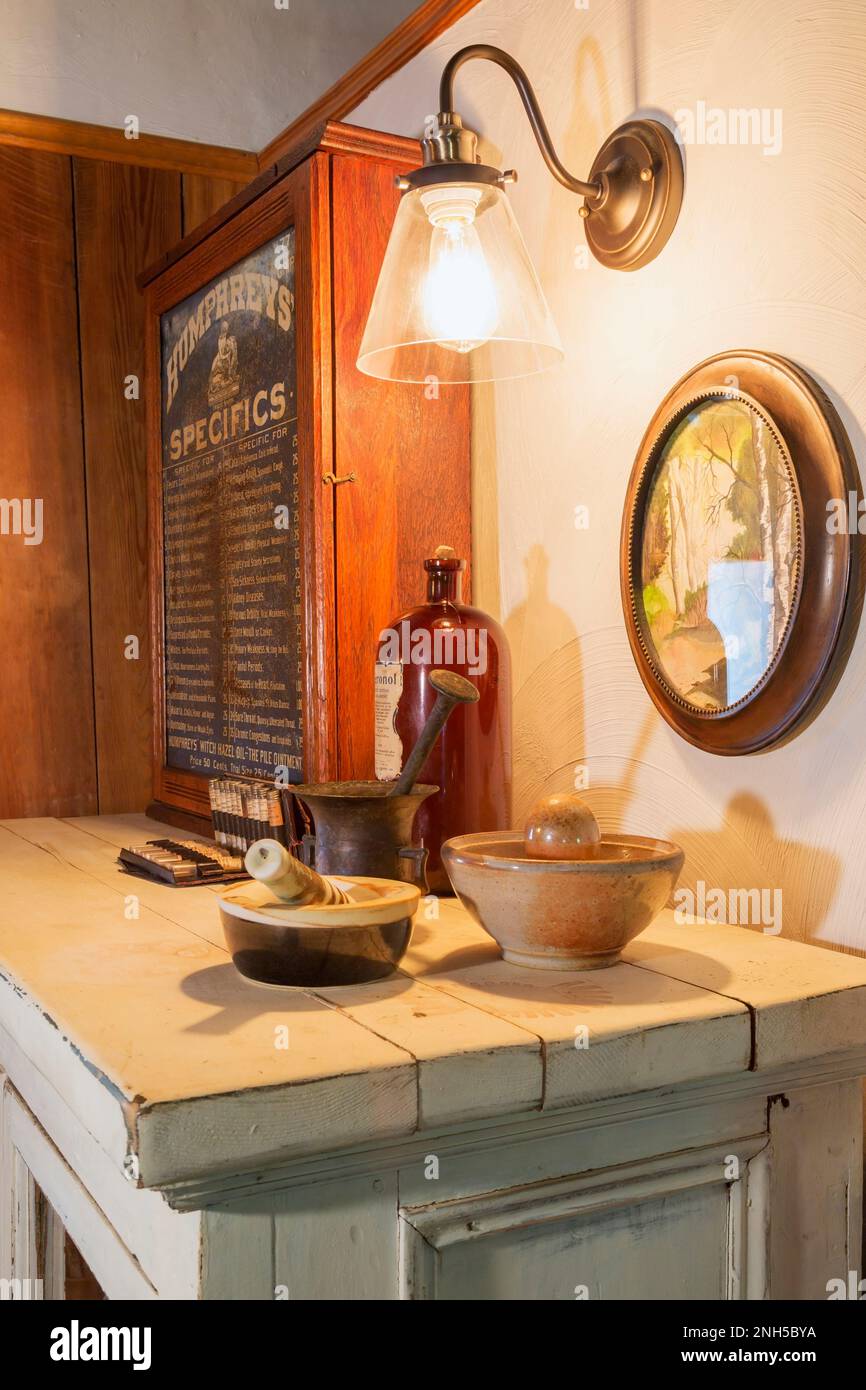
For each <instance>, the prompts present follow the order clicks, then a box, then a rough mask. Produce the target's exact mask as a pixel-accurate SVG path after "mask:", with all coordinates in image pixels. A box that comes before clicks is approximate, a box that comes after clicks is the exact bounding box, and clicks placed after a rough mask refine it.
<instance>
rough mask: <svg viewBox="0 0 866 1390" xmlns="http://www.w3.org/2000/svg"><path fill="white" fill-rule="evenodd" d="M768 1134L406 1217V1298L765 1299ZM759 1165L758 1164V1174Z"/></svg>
mask: <svg viewBox="0 0 866 1390" xmlns="http://www.w3.org/2000/svg"><path fill="white" fill-rule="evenodd" d="M765 1145H766V1139H765V1138H763V1137H761V1138H758V1139H756V1140H753V1141H748V1142H746V1143H743V1141H739V1142H738V1143H737V1144H736V1145H732V1146H730V1147H729V1148H726V1149H721V1148H720V1149H715V1150H712V1151H707V1150H702V1151H699V1152H698V1153H696V1154H694V1155H690V1156H688V1157H684V1156H682V1155H678V1156H676V1157H675V1158H674V1157H668V1158H666V1159H654V1160H651V1161H649V1162H646V1163H640V1164H632V1165H628V1167H627V1168H625V1169H622V1170H619V1171H608V1172H606V1173H603V1174H600V1175H599V1174H591V1175H589V1176H583V1177H579V1178H566V1179H563V1180H558V1181H556V1182H549V1183H538V1184H532V1185H530V1186H527V1187H522V1188H516V1189H512V1190H510V1191H506V1192H494V1193H487V1194H484V1195H483V1196H478V1197H473V1198H470V1199H469V1200H465V1201H459V1202H444V1203H439V1204H436V1205H433V1206H429V1207H417V1208H413V1209H404V1210H403V1211H402V1212H401V1241H402V1253H403V1259H402V1261H401V1268H402V1288H401V1294H402V1296H403V1297H404V1298H416V1299H517V1300H528V1299H529V1300H531V1299H576V1300H579V1301H583V1300H588V1301H590V1302H591V1301H593V1300H598V1299H712V1300H719V1299H729V1298H743V1297H745V1298H748V1297H760V1296H761V1293H762V1290H763V1288H764V1270H765V1258H766V1251H765V1242H766V1234H765V1231H766V1226H765V1222H764V1219H763V1218H764V1210H763V1202H762V1201H761V1193H762V1191H763V1184H761V1183H756V1184H755V1188H754V1191H753V1194H752V1195H753V1201H752V1202H751V1204H750V1203H749V1202H748V1198H747V1187H748V1183H749V1176H750V1169H751V1170H753V1176H754V1175H755V1173H756V1172H757V1169H758V1168H760V1165H761V1164H762V1162H763V1159H762V1158H761V1157H760V1156H758V1155H759V1153H760V1150H761V1149H762V1148H763V1147H764V1146H765ZM756 1165H757V1167H756Z"/></svg>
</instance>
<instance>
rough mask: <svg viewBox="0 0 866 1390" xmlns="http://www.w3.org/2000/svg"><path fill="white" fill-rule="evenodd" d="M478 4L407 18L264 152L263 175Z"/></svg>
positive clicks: (426, 9) (448, 3)
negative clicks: (269, 167)
mask: <svg viewBox="0 0 866 1390" xmlns="http://www.w3.org/2000/svg"><path fill="white" fill-rule="evenodd" d="M477 4H478V0H424V4H423V5H419V6H418V8H417V10H413V11H412V13H411V14H410V15H407V17H406V18H405V19H404V20H403V22H402V24H398V25H397V27H396V29H392V30H391V32H390V34H387V35H386V37H385V38H384V39H383V40H382V42H381V43H379V44H377V45H376V47H375V48H372V49H371V50H370V52H369V53H368V54H367V55H366V56H365V57H364V58H362V59H361V61H360V62H359V63H356V64H355V66H354V67H353V68H350V69H349V71H348V72H347V73H344V74H343V76H342V77H341V78H340V79H339V81H338V82H335V83H334V85H333V87H329V88H328V90H327V92H325V93H324V94H323V95H322V96H321V97H319V99H318V101H315V102H313V104H312V106H308V107H307V109H306V111H303V112H302V113H301V115H300V116H298V117H297V118H296V119H295V120H294V121H292V123H291V125H288V126H286V128H285V130H283V131H281V132H280V134H279V135H277V136H276V137H275V138H274V139H273V140H272V141H271V142H270V144H269V145H266V146H265V148H264V149H263V150H262V152H261V154H260V155H259V169H267V168H268V166H269V165H271V164H277V163H279V162H280V161H281V160H282V159H284V157H285V156H286V154H288V153H289V152H290V151H292V150H293V149H295V148H296V147H297V146H298V145H299V144H300V143H302V142H303V141H304V140H306V139H308V138H309V137H310V135H311V133H312V132H313V131H315V130H317V129H320V128H321V127H322V125H323V123H324V122H325V121H341V120H342V119H343V117H344V116H348V115H349V113H350V112H351V111H354V109H355V107H356V106H358V105H359V104H360V103H361V102H362V101H363V100H364V98H365V97H368V96H369V95H370V93H371V92H372V91H373V90H374V89H375V88H376V87H378V86H379V85H380V84H381V83H382V82H384V81H385V80H386V78H388V77H391V76H393V74H394V73H395V72H397V71H398V70H399V69H400V68H402V67H403V66H404V64H406V63H408V62H409V61H410V59H412V58H414V57H415V56H416V54H418V53H420V52H421V50H422V49H423V48H426V47H427V45H428V44H429V43H432V42H433V40H434V39H436V38H438V37H439V35H440V34H442V33H444V31H445V30H446V29H449V28H450V27H451V25H452V24H454V23H456V21H457V20H458V19H460V18H462V16H463V15H465V14H468V13H469V11H470V10H472V9H474V8H475V6H476V5H477Z"/></svg>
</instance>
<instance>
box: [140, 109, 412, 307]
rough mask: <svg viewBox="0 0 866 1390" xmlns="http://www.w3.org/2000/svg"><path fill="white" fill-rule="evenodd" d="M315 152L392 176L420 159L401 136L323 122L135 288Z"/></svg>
mask: <svg viewBox="0 0 866 1390" xmlns="http://www.w3.org/2000/svg"><path fill="white" fill-rule="evenodd" d="M316 150H322V151H323V152H325V153H327V154H355V155H365V156H366V157H367V158H368V159H378V160H381V161H389V162H392V163H393V164H394V167H395V172H396V171H398V170H399V171H403V170H406V169H411V168H412V167H413V166H414V165H416V164H417V163H418V161H419V159H420V158H421V146H420V144H419V143H418V141H417V140H412V139H409V138H408V137H406V136H404V135H386V134H384V133H383V132H382V131H379V130H366V129H365V128H364V127H363V126H354V125H344V124H343V123H342V122H341V121H324V122H322V123H321V124H319V125H317V126H315V127H311V128H310V129H309V130H308V131H305V132H302V134H301V138H300V139H299V140H298V141H297V142H296V144H294V145H293V146H292V147H291V148H289V149H287V150H286V152H285V154H284V155H283V157H282V158H281V159H280V160H279V161H278V162H277V163H276V164H269V165H268V167H267V169H265V170H264V172H263V173H261V174H259V176H258V178H256V179H253V180H252V181H251V182H250V183H248V184H245V185H244V187H243V188H241V189H240V190H239V192H237V193H236V194H235V195H234V197H233V198H229V199H228V201H227V202H225V203H223V204H222V205H221V206H220V207H219V208H217V210H216V211H215V212H213V213H212V214H211V216H210V217H208V218H206V219H205V221H204V222H200V223H199V224H198V226H196V227H193V229H192V231H190V232H188V233H187V235H186V236H185V237H183V238H182V239H181V240H180V241H178V242H175V244H174V246H172V247H170V248H169V250H168V251H165V252H163V254H162V255H161V256H160V257H159V259H158V260H156V261H154V262H152V264H150V265H148V266H146V267H145V268H144V270H142V271H140V272H139V275H138V277H137V282H138V285H139V288H140V289H144V287H145V286H146V285H149V284H150V282H151V280H155V279H156V277H157V276H158V275H161V274H162V273H163V271H164V270H168V268H169V266H171V265H174V263H175V262H176V261H179V260H180V259H181V258H182V257H183V256H185V255H186V254H187V252H188V251H191V250H192V249H193V247H194V246H198V245H199V243H200V242H202V241H206V240H207V238H208V237H209V236H210V234H211V232H212V231H214V230H215V229H216V228H217V227H222V226H223V225H224V224H225V223H226V222H230V221H231V219H232V218H233V217H236V216H237V214H238V213H239V212H243V210H244V208H245V207H248V206H249V204H250V203H252V202H254V201H255V200H256V198H258V197H260V196H261V194H262V193H264V191H265V189H267V188H269V187H270V186H271V184H273V183H276V182H277V181H278V180H279V179H281V178H283V177H284V176H285V175H286V174H289V173H291V171H292V169H295V168H297V166H298V165H299V164H302V163H303V161H304V160H305V159H308V158H309V156H310V155H311V154H313V152H314V151H316Z"/></svg>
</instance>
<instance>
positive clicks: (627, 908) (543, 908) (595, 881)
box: [442, 830, 683, 970]
mask: <svg viewBox="0 0 866 1390" xmlns="http://www.w3.org/2000/svg"><path fill="white" fill-rule="evenodd" d="M442 859H443V862H444V864H445V867H446V869H447V870H448V876H449V878H450V879H451V882H452V884H453V885H454V890H455V892H456V893H457V896H458V897H459V899H460V901H461V902H462V903H463V906H464V907H465V908H466V909H467V911H468V912H469V913H470V915H471V916H472V917H474V919H475V921H476V922H477V923H478V924H479V926H481V927H483V928H484V930H485V931H486V932H488V933H489V935H490V936H492V937H493V939H494V941H496V942H498V943H499V945H500V947H501V948H502V954H503V956H504V958H505V959H506V960H509V961H513V962H514V964H515V965H528V966H535V967H537V968H540V969H543V970H596V969H598V968H599V967H601V966H605V965H615V964H616V962H617V961H618V960H619V956H620V952H621V951H622V949H623V947H624V946H626V945H627V944H628V942H629V941H631V940H632V939H633V938H634V937H635V936H637V935H638V934H639V933H640V932H642V931H643V930H644V929H645V928H646V927H648V926H649V924H650V922H651V921H652V920H653V918H654V917H656V916H657V915H658V913H659V912H660V911H661V909H662V908H663V907H664V905H665V903H666V902H667V900H668V897H669V896H670V894H671V892H672V891H673V889H674V887H675V885H676V881H677V879H678V877H679V874H680V870H681V869H682V866H683V851H682V850H681V849H680V848H679V847H678V846H677V845H674V844H671V843H670V842H669V841H667V840H652V839H646V838H644V837H643V836H640V835H610V836H605V837H604V838H603V839H602V840H601V842H600V843H599V844H597V845H593V846H591V848H589V849H588V852H587V857H586V858H585V859H561V860H556V859H536V858H530V857H529V856H527V854H526V851H525V848H524V840H523V837H522V836H520V835H518V834H516V833H515V832H514V831H513V830H506V831H493V832H489V833H486V834H477V835H460V836H458V837H457V838H456V839H453V840H447V841H446V842H445V844H444V845H443V847H442Z"/></svg>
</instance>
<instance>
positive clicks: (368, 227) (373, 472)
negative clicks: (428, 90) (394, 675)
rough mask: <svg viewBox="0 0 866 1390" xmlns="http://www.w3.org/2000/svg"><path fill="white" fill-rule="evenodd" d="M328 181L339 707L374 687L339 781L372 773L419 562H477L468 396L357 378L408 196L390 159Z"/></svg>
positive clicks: (361, 704)
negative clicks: (387, 643)
mask: <svg viewBox="0 0 866 1390" xmlns="http://www.w3.org/2000/svg"><path fill="white" fill-rule="evenodd" d="M331 177H332V206H333V208H334V222H333V228H332V237H333V258H334V272H333V275H334V280H333V306H334V380H335V399H336V400H337V401H339V409H338V410H337V411H336V418H335V421H334V450H335V472H336V473H337V475H338V476H341V475H344V474H347V473H352V472H354V473H355V475H356V479H357V481H356V482H354V483H344V484H343V485H342V486H340V487H338V488H335V494H336V496H335V502H334V505H335V509H336V522H335V525H336V555H337V647H338V667H339V671H340V685H341V695H340V699H341V702H342V701H343V700H344V699H345V692H347V691H352V692H356V691H361V692H365V694H364V697H363V698H356V699H353V700H352V717H351V719H347V718H342V719H341V720H340V723H339V739H340V744H339V755H340V776H341V777H371V776H373V751H374V731H373V710H374V700H373V666H374V663H375V657H376V648H377V637H378V634H379V632H380V631H381V629H382V628H383V627H384V626H385V625H386V624H387V623H388V622H389V621H390V620H391V619H392V618H394V617H395V616H396V615H397V614H398V613H400V612H402V611H404V610H405V609H406V608H410V607H413V606H414V605H415V604H417V603H420V602H422V601H423V598H424V594H425V575H424V570H423V567H422V562H423V560H424V558H425V556H426V555H428V554H432V552H433V550H434V549H435V548H436V546H437V545H453V546H454V548H455V549H456V550H457V551H458V552H459V553H460V554H462V555H464V556H465V557H466V559H467V561H468V559H469V557H470V555H471V533H470V500H471V499H470V468H469V448H470V392H469V387H463V386H452V387H444V388H443V389H442V390H441V392H440V394H439V397H438V399H433V398H428V393H425V388H424V387H423V386H417V385H411V384H402V383H398V382H392V381H378V380H375V379H374V378H372V377H369V376H365V375H364V374H363V373H362V372H359V371H358V368H357V366H356V365H355V363H356V361H357V357H358V348H359V346H360V342H361V335H362V333H363V331H364V324H365V323H366V319H367V313H368V311H369V307H370V299H371V297H372V292H373V287H374V286H375V283H376V278H377V276H378V273H379V267H380V266H381V263H382V257H383V255H384V253H385V246H386V245H387V241H388V236H389V234H390V231H391V226H392V223H393V220H394V213H395V211H396V205H397V200H398V196H399V195H398V194H397V191H396V189H395V187H394V165H393V164H384V163H383V164H375V163H372V162H367V161H363V162H362V161H360V160H355V159H351V158H341V157H340V156H334V158H333V160H332V176H331ZM410 517H411V520H412V524H411V529H410V526H409V519H410ZM443 517H449V518H450V523H449V524H448V525H447V526H446V525H444V524H443V520H442V518H443ZM467 580H468V575H467Z"/></svg>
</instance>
